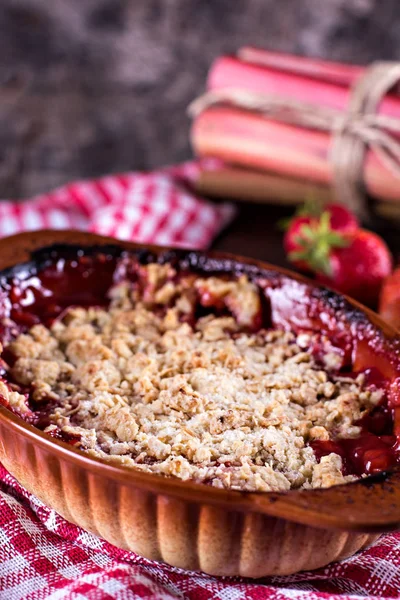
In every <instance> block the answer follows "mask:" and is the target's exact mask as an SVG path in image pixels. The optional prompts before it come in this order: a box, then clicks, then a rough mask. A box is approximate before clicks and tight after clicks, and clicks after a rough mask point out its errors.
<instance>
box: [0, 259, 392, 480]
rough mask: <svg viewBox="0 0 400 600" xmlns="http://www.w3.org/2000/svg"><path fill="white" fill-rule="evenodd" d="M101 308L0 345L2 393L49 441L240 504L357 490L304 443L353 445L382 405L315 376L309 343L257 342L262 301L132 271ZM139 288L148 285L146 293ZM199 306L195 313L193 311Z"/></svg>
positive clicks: (188, 279) (266, 336) (195, 280)
mask: <svg viewBox="0 0 400 600" xmlns="http://www.w3.org/2000/svg"><path fill="white" fill-rule="evenodd" d="M140 270H141V273H140V278H139V280H138V281H139V283H136V284H134V283H122V284H119V285H118V286H115V287H114V288H113V289H112V292H111V296H112V298H111V303H110V306H109V307H108V309H102V308H70V309H69V310H68V311H67V312H66V313H64V315H63V316H62V318H61V319H59V320H57V321H55V322H54V323H53V325H52V326H51V327H50V328H46V327H45V326H43V325H35V326H34V327H33V328H32V329H31V330H30V331H29V333H27V334H22V335H19V336H18V337H17V338H16V339H15V341H14V342H12V343H11V344H10V345H9V346H8V351H9V352H10V353H11V354H12V355H13V357H14V359H15V362H14V364H13V366H12V368H11V376H12V378H13V381H14V382H16V383H17V384H19V385H20V386H24V387H28V388H29V389H30V403H31V404H30V406H28V404H27V401H26V397H25V395H24V394H23V393H22V392H23V388H21V389H20V390H19V391H13V390H10V389H8V388H7V386H6V385H5V384H4V383H1V382H0V394H2V395H3V397H4V398H5V399H6V400H7V401H8V403H9V405H10V406H11V407H12V408H14V409H15V410H16V411H17V412H18V413H19V414H21V416H23V417H26V416H28V415H29V414H32V411H33V413H34V414H38V415H40V419H41V423H42V428H43V427H44V431H46V432H47V433H49V434H52V435H55V436H58V434H59V433H60V432H61V437H62V436H64V439H67V438H70V439H73V440H74V439H75V440H76V445H77V446H78V447H79V448H81V449H82V450H84V451H85V452H87V453H89V454H92V455H94V456H97V457H101V458H103V459H107V460H108V461H113V462H116V463H120V464H123V465H126V466H130V467H133V468H135V469H140V470H142V471H148V472H152V473H160V474H163V475H168V476H175V477H179V478H181V479H183V480H188V479H191V480H194V481H197V482H203V483H208V484H210V485H213V486H216V487H220V488H229V489H238V490H246V491H282V490H288V489H290V488H319V487H329V486H331V485H337V484H340V483H345V482H347V481H351V480H353V479H356V477H355V476H353V475H348V476H345V475H343V474H342V459H341V457H340V456H339V455H338V454H335V453H331V454H329V455H328V456H324V457H322V458H321V460H320V462H318V461H317V458H316V456H315V454H314V451H313V449H312V447H311V446H310V445H309V444H310V442H313V441H315V440H329V439H332V437H334V438H341V437H343V438H352V437H357V436H358V435H359V434H360V427H358V426H357V425H355V424H354V423H355V422H356V421H357V420H359V419H360V418H361V417H362V415H363V414H365V411H366V410H368V409H371V408H372V407H373V406H375V405H376V404H377V403H378V402H379V400H380V399H381V397H382V393H381V392H380V391H379V390H378V391H371V390H368V389H366V388H365V385H364V376H363V375H359V376H358V377H357V378H355V379H354V378H350V377H345V376H341V375H339V374H337V372H336V371H335V367H336V366H337V364H338V356H337V354H335V352H334V351H332V349H331V348H330V345H329V340H323V339H321V338H319V344H321V343H322V345H323V344H324V343H325V344H326V348H327V351H326V353H325V354H324V363H325V364H324V365H323V366H321V365H320V364H319V363H318V362H317V360H316V359H315V357H314V354H313V352H312V350H311V348H312V346H313V338H312V336H310V335H309V334H307V333H300V334H298V335H295V334H293V333H291V332H287V331H279V330H265V329H260V326H261V322H262V319H261V312H262V307H261V300H260V294H259V290H258V288H257V287H256V286H255V285H254V284H253V283H251V282H250V281H248V279H247V278H246V276H241V277H240V278H239V279H238V280H226V279H224V278H218V277H208V278H199V277H196V276H194V275H191V274H188V275H183V276H181V277H177V274H176V272H175V271H174V269H173V268H172V266H171V265H169V264H167V265H158V264H150V265H147V266H141V267H140ZM143 282H145V283H143ZM199 302H200V306H201V307H202V312H201V314H196V310H197V308H198V305H199Z"/></svg>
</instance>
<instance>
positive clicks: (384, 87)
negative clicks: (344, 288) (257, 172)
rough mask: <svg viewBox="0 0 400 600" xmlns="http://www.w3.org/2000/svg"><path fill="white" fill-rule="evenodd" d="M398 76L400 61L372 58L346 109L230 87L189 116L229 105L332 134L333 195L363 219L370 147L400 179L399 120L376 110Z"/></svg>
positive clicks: (200, 102)
mask: <svg viewBox="0 0 400 600" xmlns="http://www.w3.org/2000/svg"><path fill="white" fill-rule="evenodd" d="M399 81H400V63H395V62H375V63H373V64H372V65H371V66H370V67H368V68H367V69H366V71H365V74H364V75H363V76H361V77H360V78H359V79H358V80H357V81H356V83H355V85H354V86H353V87H352V88H351V90H350V100H349V105H348V108H347V111H345V112H342V111H340V110H336V109H333V108H328V107H323V106H315V105H313V104H309V103H305V102H299V101H297V100H295V99H291V98H282V97H278V96H275V95H267V94H259V93H256V92H249V91H246V90H243V89H236V88H228V89H221V90H211V91H209V92H206V93H205V94H203V95H202V96H200V97H199V98H197V99H196V100H194V101H193V102H192V103H191V104H190V106H189V109H188V111H189V115H190V116H191V117H192V118H193V117H196V116H197V115H199V114H200V113H201V112H203V111H204V110H206V109H207V108H209V107H212V106H216V105H230V106H234V107H237V108H241V109H244V110H248V111H251V112H256V113H258V114H261V115H263V116H265V117H266V118H269V119H273V120H276V121H280V122H282V123H286V124H288V125H295V126H299V127H304V128H307V129H315V130H319V131H324V132H330V133H331V145H330V153H329V160H330V162H331V165H332V170H333V189H334V192H335V196H336V197H337V199H338V200H339V201H341V202H343V203H345V204H347V206H349V208H351V209H352V210H354V211H355V212H356V213H357V214H358V215H360V216H361V217H363V218H367V217H368V194H367V190H366V186H365V183H364V177H363V165H364V159H365V153H366V149H367V148H370V149H371V150H372V151H373V152H375V154H376V155H377V156H378V157H379V159H380V160H381V161H382V163H383V164H384V165H385V167H386V168H387V169H389V170H390V171H391V172H392V173H393V174H394V175H395V176H396V177H398V178H399V181H400V140H399V138H398V137H397V136H396V134H399V133H400V119H397V118H394V117H390V116H387V115H380V114H378V113H377V110H378V107H379V103H380V102H381V100H382V98H383V97H384V96H385V95H386V94H387V93H388V92H389V91H390V90H391V89H392V88H393V87H394V86H395V85H396V84H397V83H398V82H399Z"/></svg>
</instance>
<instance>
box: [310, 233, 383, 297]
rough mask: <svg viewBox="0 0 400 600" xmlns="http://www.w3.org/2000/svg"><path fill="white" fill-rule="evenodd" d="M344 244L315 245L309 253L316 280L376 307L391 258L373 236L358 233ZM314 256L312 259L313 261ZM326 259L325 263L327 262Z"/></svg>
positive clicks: (344, 239)
mask: <svg viewBox="0 0 400 600" xmlns="http://www.w3.org/2000/svg"><path fill="white" fill-rule="evenodd" d="M343 241H344V244H343V243H342V244H337V245H335V244H333V245H332V246H330V247H329V246H328V247H326V244H325V245H324V244H322V247H321V246H320V250H318V244H317V246H316V247H315V248H314V250H310V260H311V263H310V264H311V266H313V265H314V266H315V271H316V275H317V280H318V281H320V282H321V283H324V284H327V285H329V286H331V287H333V288H335V289H337V290H338V291H340V292H343V293H344V294H348V295H349V296H352V297H353V298H356V299H357V300H359V301H360V302H363V303H364V304H368V305H370V306H374V305H376V303H377V301H378V298H379V293H380V290H381V287H382V284H383V281H384V280H385V278H386V277H387V276H388V275H389V274H390V272H391V270H392V257H391V255H390V252H389V250H388V247H387V246H386V244H385V242H384V241H383V240H382V238H380V237H379V236H378V235H376V234H375V233H372V232H371V231H366V230H365V229H358V230H357V231H356V232H355V233H353V234H352V235H351V236H350V237H345V236H343V238H342V242H343ZM313 255H314V257H315V259H313ZM326 259H327V260H326Z"/></svg>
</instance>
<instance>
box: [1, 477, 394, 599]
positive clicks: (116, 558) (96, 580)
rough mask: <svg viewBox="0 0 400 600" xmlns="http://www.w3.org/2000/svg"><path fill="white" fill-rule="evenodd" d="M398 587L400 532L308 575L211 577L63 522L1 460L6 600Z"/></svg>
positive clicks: (247, 595)
mask: <svg viewBox="0 0 400 600" xmlns="http://www.w3.org/2000/svg"><path fill="white" fill-rule="evenodd" d="M399 593H400V534H391V535H387V536H386V537H384V538H381V540H380V541H379V542H377V543H376V544H375V545H374V546H373V547H371V548H369V549H368V550H364V551H363V552H361V553H360V554H358V555H356V556H354V557H353V558H349V559H347V560H345V561H342V562H341V563H335V564H333V565H331V566H329V567H326V568H324V569H319V570H318V571H313V572H310V573H300V574H298V575H293V576H291V577H275V578H270V579H263V580H257V581H252V580H244V579H239V578H217V577H210V576H208V575H205V574H203V573H193V572H189V571H183V570H182V569H177V568H174V567H169V566H168V565H165V564H160V563H155V562H152V561H149V560H146V559H144V558H141V557H139V556H137V555H136V554H134V553H132V552H125V551H124V550H119V549H118V548H116V547H115V546H112V545H111V544H108V543H107V542H105V541H103V540H101V539H99V538H97V537H96V536H94V535H92V534H90V533H87V532H86V531H84V530H83V529H80V528H79V527H76V526H75V525H72V524H71V523H68V522H67V521H65V520H64V519H63V518H61V517H60V516H59V515H57V514H56V513H55V512H54V511H53V510H50V509H49V508H47V507H46V506H45V505H44V504H42V503H41V502H40V501H39V500H38V499H37V498H35V497H34V496H32V495H31V494H29V493H28V492H27V491H26V490H24V489H23V488H21V487H20V486H19V485H18V483H17V482H16V481H15V479H13V478H12V477H11V475H10V474H9V473H7V471H6V470H5V469H4V468H3V467H1V466H0V599H1V600H22V598H24V599H26V600H44V599H51V600H61V599H68V600H85V599H87V600H128V599H129V600H131V599H132V600H136V599H138V600H142V599H146V600H177V599H180V600H264V599H266V598H268V599H272V600H283V599H290V600H323V599H326V598H333V599H335V600H344V599H353V600H354V599H360V600H361V599H362V598H365V597H366V596H367V597H369V598H372V599H377V598H387V599H390V598H398V597H399V595H400V594H399Z"/></svg>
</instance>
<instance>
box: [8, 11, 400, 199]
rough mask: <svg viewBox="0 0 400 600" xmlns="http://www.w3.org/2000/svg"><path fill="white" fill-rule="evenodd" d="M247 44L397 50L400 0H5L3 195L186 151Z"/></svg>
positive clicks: (143, 165) (333, 51)
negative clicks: (214, 85)
mask: <svg viewBox="0 0 400 600" xmlns="http://www.w3.org/2000/svg"><path fill="white" fill-rule="evenodd" d="M243 44H253V45H261V46H265V47H269V48H272V49H277V50H285V51H290V52H296V53H299V54H306V55H313V56H322V57H327V58H332V59H340V60H348V61H354V62H359V63H366V62H368V61H371V60H372V59H375V58H381V59H393V58H400V4H399V0H136V1H135V0H0V197H3V198H4V197H11V196H12V197H17V196H18V197H25V196H30V195H32V194H34V193H36V192H39V191H44V190H47V189H49V188H51V187H54V186H56V185H59V184H61V183H64V182H65V181H67V180H70V179H73V178H77V177H91V176H96V175H100V174H103V173H105V172H113V171H120V170H127V169H148V168H151V167H156V166H158V165H162V164H166V163H173V162H176V161H180V160H182V159H185V158H187V157H189V156H190V148H189V144H188V120H187V118H186V116H185V108H186V106H187V104H188V102H189V101H190V100H191V99H192V98H193V97H194V96H195V95H196V94H198V93H199V92H201V91H202V89H203V86H204V81H205V77H206V73H207V69H208V67H209V65H210V63H211V61H212V60H213V58H214V57H216V56H217V55H219V54H221V53H226V52H232V51H234V50H235V49H236V48H237V47H238V46H240V45H243Z"/></svg>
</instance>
